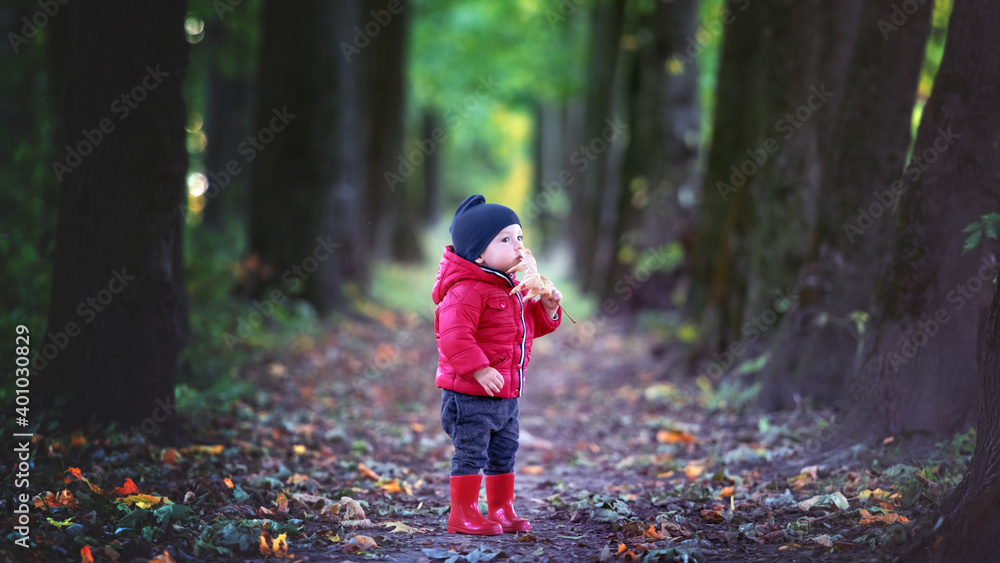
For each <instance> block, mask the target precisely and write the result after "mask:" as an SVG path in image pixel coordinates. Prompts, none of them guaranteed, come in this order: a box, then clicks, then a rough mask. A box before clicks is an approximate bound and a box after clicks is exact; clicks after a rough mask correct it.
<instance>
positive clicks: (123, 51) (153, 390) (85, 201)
mask: <svg viewBox="0 0 1000 563" xmlns="http://www.w3.org/2000/svg"><path fill="white" fill-rule="evenodd" d="M63 9H64V10H66V14H60V15H59V17H67V18H71V19H72V25H71V26H68V27H67V29H68V30H69V31H70V32H71V33H72V35H71V38H70V39H69V45H70V52H71V53H72V54H71V55H70V57H71V64H70V65H69V66H68V72H69V73H70V77H69V80H68V82H67V84H68V85H69V90H68V92H67V97H66V106H65V111H64V123H63V127H62V131H63V134H62V137H63V142H62V143H60V145H68V146H69V147H70V149H67V150H66V151H65V152H66V153H71V154H66V156H64V157H61V158H60V161H57V162H58V163H59V165H57V164H53V171H54V172H55V173H56V175H57V177H59V178H60V180H61V181H62V190H61V193H60V198H59V225H58V231H57V235H56V252H55V266H54V271H53V285H52V300H51V304H50V309H49V320H48V335H47V338H46V340H45V341H44V345H43V341H42V339H41V338H38V339H37V340H35V339H33V340H34V341H35V344H34V346H35V348H34V349H35V350H38V351H39V352H40V355H39V356H38V357H37V358H36V359H35V362H34V367H35V369H37V370H38V374H39V375H41V376H42V377H40V378H39V379H40V380H41V381H40V383H41V391H42V394H43V401H44V402H45V404H46V406H47V408H48V409H49V412H50V413H51V414H52V415H53V416H54V417H55V418H57V419H60V420H61V421H62V422H63V423H64V424H65V425H66V428H67V429H72V428H80V427H81V426H83V425H86V424H88V423H90V422H97V423H117V424H119V425H121V426H122V427H129V426H132V427H134V428H135V429H136V430H134V431H135V432H137V433H141V434H143V435H146V436H152V435H156V436H158V437H159V438H160V439H165V440H171V439H173V438H175V437H176V436H175V433H176V430H177V425H176V417H175V416H174V410H175V408H174V406H173V404H174V381H175V376H176V372H177V366H178V354H179V352H180V350H181V348H182V347H183V344H184V340H185V339H186V335H187V303H186V292H185V287H184V277H183V260H182V253H183V248H182V233H183V231H182V225H181V220H182V215H181V214H180V213H178V211H177V209H178V206H179V205H180V204H181V202H182V201H183V200H184V194H185V190H184V186H185V174H186V172H187V165H188V157H187V150H186V148H185V142H184V141H185V132H184V127H185V123H186V115H185V109H184V99H183V94H182V90H181V85H182V82H183V79H184V73H185V69H186V66H187V61H188V44H187V42H186V40H185V37H184V27H183V23H184V17H185V11H186V3H185V2H171V1H155V2H154V1H151V2H108V3H101V4H99V5H95V6H87V7H82V6H76V5H68V6H66V7H64V8H63ZM109 29H114V30H115V32H114V33H108V32H107V30H109ZM60 153H63V151H60ZM74 154H77V155H79V156H78V157H76V156H73V155H74Z"/></svg>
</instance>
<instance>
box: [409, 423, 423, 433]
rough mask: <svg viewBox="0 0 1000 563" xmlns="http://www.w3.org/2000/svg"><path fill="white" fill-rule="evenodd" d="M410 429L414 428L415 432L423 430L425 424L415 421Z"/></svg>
mask: <svg viewBox="0 0 1000 563" xmlns="http://www.w3.org/2000/svg"><path fill="white" fill-rule="evenodd" d="M410 430H413V431H414V432H423V431H424V425H423V424H420V423H419V422H414V423H413V424H411V425H410Z"/></svg>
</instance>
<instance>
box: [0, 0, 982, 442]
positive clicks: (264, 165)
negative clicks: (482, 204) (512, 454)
mask: <svg viewBox="0 0 1000 563" xmlns="http://www.w3.org/2000/svg"><path fill="white" fill-rule="evenodd" d="M998 24H1000V21H998V8H997V7H996V6H995V5H993V4H992V3H991V1H987V0H954V6H953V5H952V0H936V1H933V0H901V1H898V2H897V1H886V0H841V1H838V2H821V1H819V0H798V1H791V0H772V1H767V2H764V1H756V0H729V1H725V0H671V1H654V0H561V1H555V0H552V1H545V0H510V1H506V0H505V1H497V2H487V1H481V2H474V1H459V0H339V1H337V2H322V1H318V0H313V1H297V2H278V1H277V0H273V1H262V0H244V1H239V0H212V1H208V0H190V1H189V2H188V3H187V4H186V5H185V3H184V2H144V3H141V5H137V4H136V3H129V2H105V3H100V4H98V5H91V4H87V5H86V6H84V5H78V4H76V3H68V2H61V1H57V0H51V1H48V2H46V1H41V2H38V1H28V0H24V1H20V0H7V1H5V2H3V5H2V7H0V30H3V31H4V33H5V34H6V35H5V37H6V41H7V43H8V45H7V46H5V47H4V49H3V50H2V53H0V61H2V63H0V69H2V70H0V80H2V86H3V91H4V92H5V94H4V97H3V100H2V101H0V112H2V123H3V126H4V134H3V135H2V136H0V154H3V155H4V159H3V162H4V165H3V168H2V169H0V186H2V187H0V202H2V203H0V260H2V265H3V266H2V268H0V284H2V286H3V287H4V290H3V292H2V297H0V303H2V306H0V326H3V327H7V329H8V330H13V327H16V326H18V325H24V326H26V327H28V328H29V329H30V334H31V336H32V344H31V351H32V354H33V362H32V370H33V371H32V377H33V379H32V384H31V385H32V393H33V395H32V396H33V401H37V402H33V403H32V408H33V409H34V408H35V407H36V406H37V407H38V408H40V409H44V410H46V411H47V412H48V413H50V414H53V415H55V414H56V413H58V414H59V416H53V417H51V420H53V421H55V420H59V421H61V422H68V423H69V424H70V426H74V425H75V426H74V427H83V426H86V425H87V424H90V423H91V422H98V423H116V424H120V425H123V426H128V425H130V424H135V423H137V422H139V421H142V420H143V419H144V418H146V417H147V416H148V415H149V413H150V412H151V411H152V410H153V409H154V408H155V405H156V404H157V403H156V401H157V400H159V401H164V400H166V401H168V402H169V401H171V400H173V398H175V397H176V400H177V401H178V402H179V404H180V405H181V408H182V410H183V408H185V406H189V407H192V408H193V407H194V406H197V405H198V404H200V403H199V402H201V403H204V402H206V401H217V400H224V399H225V397H226V396H228V395H227V393H236V392H239V391H238V390H239V389H240V383H239V381H237V380H236V378H235V377H234V374H235V373H236V371H237V370H236V369H235V367H236V366H239V365H241V364H242V363H246V362H249V361H254V360H255V359H259V358H261V357H263V356H266V355H268V354H270V353H272V351H274V350H278V349H283V348H294V347H295V346H296V345H297V344H296V343H297V342H299V337H300V336H302V335H308V336H310V337H316V336H318V335H322V334H324V333H328V332H329V331H331V330H336V328H335V327H336V326H338V324H337V323H345V322H353V321H355V320H358V319H364V318H366V317H372V316H377V315H378V314H379V311H383V310H393V311H398V310H405V311H409V312H410V313H412V314H413V315H415V316H417V317H419V318H422V319H430V318H432V317H433V307H432V304H431V302H430V298H429V294H430V287H431V285H432V283H433V281H434V272H435V268H436V264H437V260H438V258H439V257H440V252H441V249H442V247H443V246H444V245H445V244H448V243H449V238H448V231H447V227H448V223H449V221H450V219H451V214H452V212H453V210H454V208H455V206H456V204H457V203H458V202H460V201H461V200H462V199H463V198H464V197H465V196H467V195H469V194H471V193H483V194H485V196H486V198H487V200H488V201H491V202H499V203H504V204H506V205H508V206H510V207H512V208H513V209H515V211H517V212H518V213H519V215H520V217H521V219H522V223H523V224H524V227H525V229H524V230H525V235H526V244H527V245H528V246H529V247H531V248H532V249H533V250H534V251H535V253H536V255H538V256H539V261H540V263H541V267H542V272H543V273H549V274H550V275H551V277H553V278H554V279H555V281H556V282H557V284H558V285H559V286H560V287H561V288H562V289H563V290H564V292H565V293H566V300H565V302H564V303H565V305H566V307H567V308H568V310H569V311H570V313H571V314H573V316H574V317H575V318H576V319H577V320H578V321H580V323H579V326H576V327H574V328H572V330H575V331H579V332H580V340H581V341H585V340H586V338H587V334H588V331H589V333H590V334H593V333H594V332H598V331H602V330H608V327H610V326H615V327H620V326H622V325H619V324H615V325H612V324H610V322H609V319H611V318H627V319H629V323H630V326H632V327H634V328H635V329H637V330H643V331H648V332H651V333H654V334H656V335H657V336H658V338H660V339H661V340H662V343H663V344H662V347H661V348H662V365H663V373H662V374H661V375H662V377H663V378H687V379H696V380H697V381H698V383H699V385H706V386H710V387H711V386H715V387H720V386H729V387H731V388H733V389H740V390H741V392H740V393H739V394H738V396H739V397H741V399H740V400H742V401H743V402H744V403H745V404H746V406H747V408H756V409H761V410H779V409H788V408H793V407H795V406H796V405H797V404H801V403H802V402H803V401H807V402H815V403H817V404H823V405H835V406H836V405H839V406H841V407H843V408H844V409H845V410H846V412H848V413H849V416H848V417H847V420H848V422H849V425H850V426H851V428H852V430H851V432H849V435H850V436H852V437H875V438H881V437H884V436H890V435H934V436H951V435H954V434H955V433H958V432H964V431H966V430H968V428H969V427H970V425H975V424H976V416H977V413H978V412H979V408H980V405H981V398H982V397H983V393H982V389H983V386H982V385H983V380H982V378H981V373H982V372H981V371H980V364H981V363H982V362H983V361H987V360H988V359H989V358H990V357H991V356H990V354H991V350H992V348H991V346H992V345H993V344H994V341H995V340H996V338H989V337H987V335H988V334H989V332H988V329H992V330H995V329H996V327H995V326H993V327H988V326H987V324H988V323H987V320H988V312H989V309H990V304H991V297H992V296H993V279H994V278H995V276H996V273H997V271H998V266H997V260H996V257H995V251H996V246H995V242H996V240H995V239H996V229H997V227H996V225H997V222H998V221H997V219H998V218H1000V216H997V215H995V213H994V212H995V211H997V210H998V208H1000V202H998V197H997V196H998V193H1000V188H998V184H997V178H998V175H997V168H998V162H1000V157H998V155H997V131H1000V126H998V125H1000V119H998V112H997V111H996V109H995V102H996V100H997V99H1000V97H997V96H996V94H997V85H998V84H1000V72H998V68H997V66H998V63H997V61H998V60H1000V46H998V40H997V39H996V34H995V30H996V29H997V25H998ZM949 30H950V31H949ZM331 327H333V328H331ZM5 354H6V353H5ZM8 357H9V356H8ZM994 359H995V358H994ZM6 361H7V360H5V362H6ZM8 365H9V363H8ZM3 374H4V378H5V379H4V382H3V385H2V387H0V397H2V398H3V399H4V401H5V402H7V401H10V400H12V399H11V398H12V393H13V391H12V390H13V389H14V383H13V378H12V377H11V371H10V370H9V369H5V370H4V371H3ZM356 375H357V374H343V376H344V377H354V376H356ZM984 408H985V407H984ZM34 412H35V413H36V414H37V413H38V412H39V411H34ZM984 412H985V411H984ZM4 416H7V415H6V414H5V415H4ZM33 416H34V415H33ZM34 420H40V418H39V419H34ZM173 421H174V417H170V419H169V420H168V421H167V422H165V423H164V424H163V425H162V427H161V429H162V430H163V434H162V437H163V438H164V439H167V440H169V439H172V438H173V437H176V436H177V434H178V431H179V429H178V428H177V424H176V423H175V422H173ZM859 439H860V438H859ZM991 440H992V438H991Z"/></svg>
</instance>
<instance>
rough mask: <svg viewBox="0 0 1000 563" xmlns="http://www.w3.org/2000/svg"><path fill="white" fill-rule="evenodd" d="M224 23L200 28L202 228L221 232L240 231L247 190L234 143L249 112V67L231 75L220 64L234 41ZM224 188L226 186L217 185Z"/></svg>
mask: <svg viewBox="0 0 1000 563" xmlns="http://www.w3.org/2000/svg"><path fill="white" fill-rule="evenodd" d="M236 40H237V39H236V38H235V37H234V36H233V33H232V32H231V31H230V30H229V27H228V26H227V24H226V23H225V21H219V20H217V19H216V20H212V19H210V20H209V21H206V22H205V39H204V43H205V47H206V51H207V52H206V53H205V56H206V57H207V58H208V61H206V62H207V64H206V65H205V66H206V68H205V73H206V83H205V89H206V92H205V96H206V98H207V107H206V108H205V116H204V127H205V135H206V137H208V145H207V146H206V147H205V173H206V175H207V176H208V180H209V187H208V189H207V190H206V192H205V211H204V218H205V226H207V227H209V228H210V229H212V230H214V231H222V230H223V229H224V227H225V226H226V224H227V223H228V222H230V221H238V222H239V223H240V224H241V225H242V224H243V222H244V217H245V214H246V200H247V197H246V192H247V186H249V185H250V181H251V178H250V171H249V170H247V169H248V168H249V166H246V162H245V158H244V155H241V154H240V153H239V147H240V143H242V142H243V140H244V139H246V136H247V134H248V133H250V118H251V109H252V108H253V96H252V93H253V84H252V77H251V74H252V72H251V69H250V68H244V67H245V66H249V65H239V66H237V67H236V68H235V69H231V68H229V67H228V65H226V64H225V62H224V61H223V57H224V56H225V55H224V49H223V47H224V45H226V44H227V43H231V42H233V41H236ZM230 162H236V163H237V164H238V165H242V166H241V169H242V171H241V172H240V173H239V174H230V173H229V172H228V171H227V170H226V166H227V165H228V164H229V163H230ZM223 183H225V184H226V185H222V184H223Z"/></svg>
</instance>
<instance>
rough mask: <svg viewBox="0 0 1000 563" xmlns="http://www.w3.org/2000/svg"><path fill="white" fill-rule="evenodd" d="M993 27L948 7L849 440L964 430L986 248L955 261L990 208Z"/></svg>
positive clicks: (991, 265)
mask: <svg viewBox="0 0 1000 563" xmlns="http://www.w3.org/2000/svg"><path fill="white" fill-rule="evenodd" d="M911 24H912V23H911ZM998 24H1000V10H998V6H997V4H996V3H993V2H989V1H986V0H959V1H958V2H957V3H956V5H955V9H954V11H953V13H952V15H951V21H950V23H949V30H948V37H947V40H946V43H945V50H944V55H943V57H942V61H941V66H940V70H939V71H938V74H937V78H936V79H935V83H934V89H933V91H932V92H931V96H930V99H929V100H928V102H927V105H926V106H925V108H924V113H923V119H922V120H921V123H920V128H919V130H918V133H917V141H916V143H915V145H914V148H913V153H912V154H913V156H912V157H911V161H910V164H909V165H908V167H907V169H906V171H905V173H904V176H905V177H906V180H905V182H903V183H902V185H901V188H902V190H903V191H902V195H901V197H900V199H899V202H898V209H897V210H896V213H895V215H894V216H893V220H894V223H895V224H894V225H893V233H892V238H891V243H890V244H891V256H888V257H887V258H886V260H885V262H884V263H883V266H882V268H881V270H880V273H879V276H878V281H877V287H876V291H875V303H874V312H873V314H872V317H871V320H870V321H869V323H868V325H869V328H868V329H867V330H866V332H865V338H864V344H863V349H862V351H861V357H860V361H859V364H858V371H857V374H856V381H855V382H856V387H855V389H854V391H853V399H854V401H853V402H854V406H855V409H854V413H853V416H852V420H854V421H856V423H857V427H856V428H855V429H854V430H855V432H854V433H855V435H860V436H867V437H874V438H881V437H885V436H889V435H897V434H901V435H904V436H905V435H907V434H911V433H926V434H930V435H933V436H941V435H948V436H950V435H952V434H954V433H955V432H956V431H964V430H965V429H967V428H968V427H969V425H970V424H973V423H974V422H975V420H974V413H975V412H976V410H977V407H978V404H979V389H978V387H979V386H978V381H977V378H976V368H977V365H978V364H977V355H978V354H977V352H978V346H977V344H978V342H979V339H980V335H981V332H982V331H981V330H980V328H981V325H980V320H981V319H985V312H986V307H987V306H988V302H989V291H990V290H992V283H991V280H992V279H993V278H994V276H995V275H996V273H997V271H998V267H997V265H996V262H995V260H994V259H992V257H993V256H994V255H995V252H996V248H990V246H993V247H995V246H996V244H995V243H993V242H992V241H991V244H990V245H986V244H984V245H983V246H980V247H978V248H976V250H974V251H973V252H969V253H967V254H963V252H962V247H963V242H964V240H965V238H966V235H967V233H963V232H962V229H963V228H965V227H966V226H967V225H969V224H970V223H972V222H974V221H977V220H978V219H979V217H980V215H982V214H983V213H984V212H985V211H992V210H996V209H997V208H998V207H1000V201H998V199H1000V198H998V196H1000V186H998V185H997V182H996V179H997V178H998V177H1000V152H998V150H1000V149H998V147H1000V138H998V133H997V132H998V131H1000V114H998V113H997V111H996V101H997V100H998V99H1000V88H998V85H1000V44H998V39H997V36H996V34H995V33H993V30H995V29H996V26H997V25H998ZM871 219H872V220H874V221H877V220H878V217H876V215H875V213H872V214H871ZM984 288H985V291H984Z"/></svg>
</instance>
